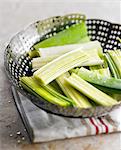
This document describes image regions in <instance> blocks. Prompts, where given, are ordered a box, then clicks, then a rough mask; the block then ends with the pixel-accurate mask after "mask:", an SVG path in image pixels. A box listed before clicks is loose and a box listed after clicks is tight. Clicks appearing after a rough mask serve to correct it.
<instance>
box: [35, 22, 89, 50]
mask: <svg viewBox="0 0 121 150" xmlns="http://www.w3.org/2000/svg"><path fill="white" fill-rule="evenodd" d="M85 37H87V38H86V39H85ZM83 38H84V40H83ZM81 41H84V42H88V41H90V40H89V37H88V35H87V28H86V24H85V21H82V23H80V24H75V25H72V26H71V27H70V28H68V29H65V30H63V31H60V32H58V33H57V34H56V35H54V36H52V37H51V38H48V39H46V40H44V41H42V42H40V43H38V44H36V45H34V48H35V49H36V50H38V49H39V48H42V47H51V46H58V45H65V44H73V43H80V42H81Z"/></svg>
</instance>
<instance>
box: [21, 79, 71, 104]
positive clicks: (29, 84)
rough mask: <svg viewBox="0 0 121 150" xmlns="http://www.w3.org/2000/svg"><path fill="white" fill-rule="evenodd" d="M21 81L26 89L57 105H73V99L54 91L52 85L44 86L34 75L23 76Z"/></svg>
mask: <svg viewBox="0 0 121 150" xmlns="http://www.w3.org/2000/svg"><path fill="white" fill-rule="evenodd" d="M20 83H21V85H22V86H23V88H24V89H26V90H27V91H28V92H31V93H32V94H34V95H35V96H37V97H39V98H41V97H42V98H44V99H45V100H47V101H48V102H51V103H53V104H56V105H60V106H63V107H67V106H70V105H72V103H71V101H72V100H71V99H69V98H66V97H64V96H63V95H61V94H59V93H57V92H56V91H54V90H53V89H52V88H51V87H50V86H48V87H42V86H41V85H39V84H38V83H37V82H36V81H35V80H34V79H33V78H32V77H21V78H20Z"/></svg>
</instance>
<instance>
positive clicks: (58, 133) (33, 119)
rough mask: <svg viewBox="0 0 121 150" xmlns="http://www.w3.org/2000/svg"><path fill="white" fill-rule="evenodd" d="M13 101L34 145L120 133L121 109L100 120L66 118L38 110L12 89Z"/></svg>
mask: <svg viewBox="0 0 121 150" xmlns="http://www.w3.org/2000/svg"><path fill="white" fill-rule="evenodd" d="M12 91H13V95H14V100H15V102H16V105H17V108H18V110H19V112H20V114H21V117H22V119H23V122H24V124H25V126H26V129H27V130H28V133H29V136H30V138H31V141H32V142H34V143H37V142H45V141H51V140H55V139H56V140H57V139H65V138H72V137H80V136H89V135H96V134H102V133H107V134H108V133H112V132H120V131H121V108H119V109H116V110H115V111H112V112H111V113H110V114H109V115H107V116H104V117H100V118H86V119H80V118H66V117H60V116H57V115H52V114H48V113H46V112H45V111H43V110H41V109H39V108H38V107H36V106H35V105H34V104H32V103H31V102H30V100H28V99H27V98H26V97H24V96H23V95H21V94H20V93H19V92H17V91H16V90H15V89H14V88H13V87H12Z"/></svg>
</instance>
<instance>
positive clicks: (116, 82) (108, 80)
mask: <svg viewBox="0 0 121 150" xmlns="http://www.w3.org/2000/svg"><path fill="white" fill-rule="evenodd" d="M77 74H78V76H80V77H81V78H82V79H84V80H86V81H88V82H90V83H94V84H98V85H101V86H105V87H109V88H114V89H121V79H115V78H112V77H106V76H103V75H101V74H97V73H95V72H93V71H90V70H88V69H86V68H83V67H81V68H80V69H79V71H78V73H77Z"/></svg>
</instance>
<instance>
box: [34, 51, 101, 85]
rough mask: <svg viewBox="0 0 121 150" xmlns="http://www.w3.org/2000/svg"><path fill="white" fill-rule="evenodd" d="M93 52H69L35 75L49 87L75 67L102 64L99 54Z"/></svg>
mask: <svg viewBox="0 0 121 150" xmlns="http://www.w3.org/2000/svg"><path fill="white" fill-rule="evenodd" d="M93 51H94V50H93ZM93 51H91V52H90V53H89V52H88V53H86V52H85V51H83V50H80V49H77V50H74V51H71V52H68V53H66V54H64V55H61V56H60V57H58V58H56V59H54V60H53V61H51V62H49V63H48V64H46V65H44V66H43V67H41V68H40V69H38V70H37V71H35V72H34V74H33V75H34V77H35V78H36V79H37V80H38V81H40V82H41V83H43V84H44V85H47V84H48V83H50V82H51V81H53V80H54V79H56V78H57V77H59V76H60V75H61V74H63V73H65V72H67V71H69V70H70V69H72V68H74V67H78V66H83V65H94V64H102V63H103V61H102V60H101V59H100V57H99V56H98V54H95V53H94V54H93ZM94 57H95V58H94Z"/></svg>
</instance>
